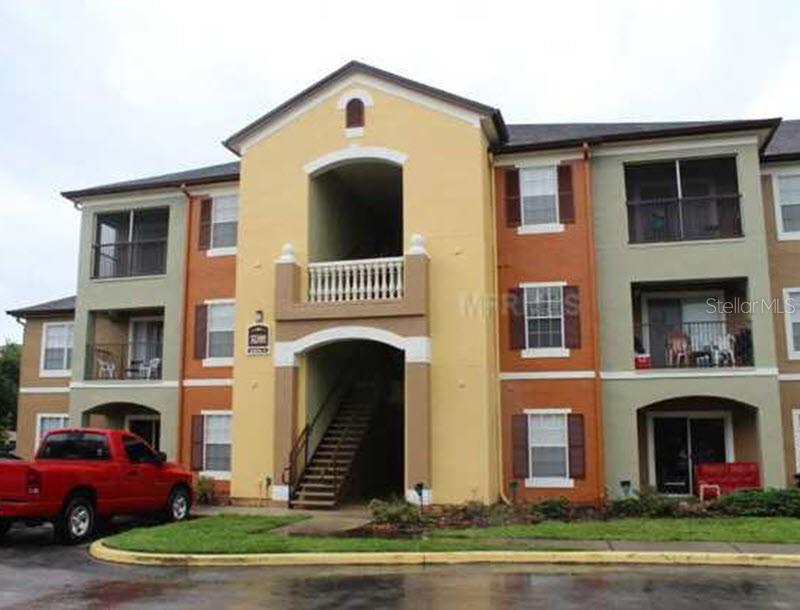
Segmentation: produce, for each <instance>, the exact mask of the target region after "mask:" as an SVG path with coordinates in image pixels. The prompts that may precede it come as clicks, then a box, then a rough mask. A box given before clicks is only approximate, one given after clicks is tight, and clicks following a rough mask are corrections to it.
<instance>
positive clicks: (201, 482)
mask: <svg viewBox="0 0 800 610" xmlns="http://www.w3.org/2000/svg"><path fill="white" fill-rule="evenodd" d="M194 497H195V500H196V501H197V503H198V504H216V503H217V493H216V492H215V491H214V479H212V478H210V477H198V479H197V483H195V487H194Z"/></svg>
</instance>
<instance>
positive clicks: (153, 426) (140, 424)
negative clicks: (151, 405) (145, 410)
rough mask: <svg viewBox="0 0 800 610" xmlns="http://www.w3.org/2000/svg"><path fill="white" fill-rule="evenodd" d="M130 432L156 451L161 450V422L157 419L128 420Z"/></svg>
mask: <svg viewBox="0 0 800 610" xmlns="http://www.w3.org/2000/svg"><path fill="white" fill-rule="evenodd" d="M128 432H132V433H133V434H135V435H136V436H138V437H139V438H141V439H142V440H143V441H145V442H146V443H147V444H148V445H150V446H151V447H152V448H153V449H155V450H156V451H158V450H159V442H158V441H159V439H158V437H159V436H161V422H159V421H158V419H157V418H155V417H138V418H132V419H129V420H128Z"/></svg>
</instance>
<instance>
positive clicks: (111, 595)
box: [0, 527, 800, 610]
mask: <svg viewBox="0 0 800 610" xmlns="http://www.w3.org/2000/svg"><path fill="white" fill-rule="evenodd" d="M700 606H702V607H703V608H704V610H706V609H713V608H737V609H738V608H800V572H798V571H797V570H792V569H764V568H748V569H744V568H714V567H685V568H684V567H616V566H606V567H596V566H586V567H582V566H558V567H546V566H524V565H523V566H490V565H471V566H452V567H448V566H432V567H418V566H408V567H398V568H365V567H346V568H327V567H291V568H263V567H258V568H185V567H166V568H164V567H137V566H116V565H110V564H103V563H99V562H96V561H94V560H92V559H90V558H89V556H88V555H87V552H86V546H79V547H62V546H59V545H56V544H55V543H54V542H53V541H52V538H51V536H50V531H49V528H46V527H40V528H32V529H21V530H20V529H15V530H13V531H12V532H11V534H10V536H9V538H8V539H7V540H5V541H4V542H2V543H0V608H24V609H26V610H32V609H36V608H48V609H50V608H80V609H85V608H88V609H93V608H184V607H188V608H192V609H198V608H215V609H221V608H254V607H260V608H292V609H302V608H330V607H336V608H338V609H346V608H409V609H414V610H416V609H421V608H458V609H459V610H468V609H471V608H558V609H562V608H563V609H571V608H581V609H582V610H585V609H586V608H589V609H591V610H603V609H606V608H614V609H617V608H636V609H637V610H641V609H642V608H645V609H647V610H657V609H661V608H665V609H666V608H669V609H670V610H673V609H675V608H696V607H700Z"/></svg>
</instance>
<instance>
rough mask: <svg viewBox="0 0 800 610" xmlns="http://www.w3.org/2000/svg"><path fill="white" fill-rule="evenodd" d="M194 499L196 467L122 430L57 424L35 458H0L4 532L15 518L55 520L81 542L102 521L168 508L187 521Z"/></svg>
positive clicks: (170, 515)
mask: <svg viewBox="0 0 800 610" xmlns="http://www.w3.org/2000/svg"><path fill="white" fill-rule="evenodd" d="M191 503H192V474H191V473H190V472H189V471H187V470H184V469H183V468H181V467H180V466H178V465H176V464H172V463H168V462H167V461H166V456H165V455H164V454H163V453H157V452H156V451H154V450H153V449H152V448H150V446H149V445H148V444H147V443H145V442H144V441H143V440H142V439H141V438H139V437H138V436H136V435H135V434H131V433H129V432H126V431H123V430H95V429H88V428H68V429H63V430H53V431H51V432H49V433H48V434H47V435H46V436H45V437H44V438H43V439H42V441H41V444H40V446H39V450H38V452H37V453H36V458H35V459H34V460H33V461H30V462H28V461H24V460H14V459H0V536H2V535H4V534H5V533H7V532H8V530H9V528H10V527H11V524H12V523H13V522H15V521H22V522H25V523H28V524H32V525H35V524H39V523H43V522H47V521H49V522H52V523H53V525H54V526H55V531H56V535H57V537H58V538H59V539H60V540H61V541H63V542H65V543H77V542H81V541H83V540H86V539H87V538H89V537H90V536H91V535H92V533H93V532H94V528H95V524H96V522H97V521H98V520H104V519H110V518H111V517H113V516H114V515H119V514H144V513H158V512H161V513H163V514H164V515H165V516H166V518H167V519H169V520H171V521H181V520H183V519H186V518H188V516H189V509H190V507H191Z"/></svg>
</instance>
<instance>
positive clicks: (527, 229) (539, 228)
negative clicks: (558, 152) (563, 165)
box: [517, 163, 564, 235]
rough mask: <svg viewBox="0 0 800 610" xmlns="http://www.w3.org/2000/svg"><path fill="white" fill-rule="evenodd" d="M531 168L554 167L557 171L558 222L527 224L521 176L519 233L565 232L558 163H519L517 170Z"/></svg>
mask: <svg viewBox="0 0 800 610" xmlns="http://www.w3.org/2000/svg"><path fill="white" fill-rule="evenodd" d="M529 169H536V170H542V169H552V170H553V171H554V172H555V183H556V189H555V196H556V202H555V207H556V222H548V223H543V224H525V222H524V220H525V219H524V216H525V215H524V212H523V203H522V178H521V177H520V181H519V218H520V225H519V226H518V227H517V235H543V234H546V233H563V232H564V223H562V222H561V208H560V201H559V197H558V164H551V163H547V164H542V165H519V164H518V165H517V170H518V171H519V172H523V171H525V170H529Z"/></svg>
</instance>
